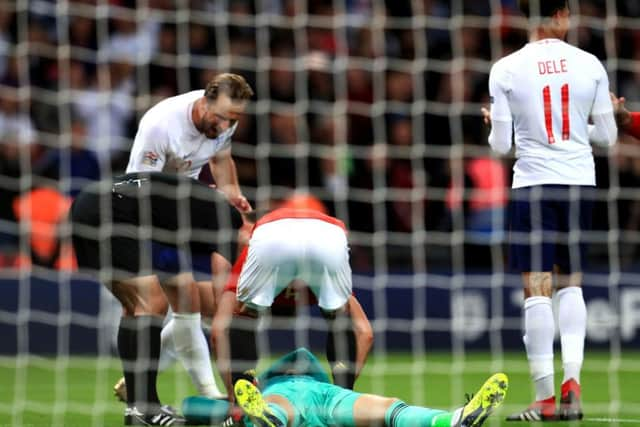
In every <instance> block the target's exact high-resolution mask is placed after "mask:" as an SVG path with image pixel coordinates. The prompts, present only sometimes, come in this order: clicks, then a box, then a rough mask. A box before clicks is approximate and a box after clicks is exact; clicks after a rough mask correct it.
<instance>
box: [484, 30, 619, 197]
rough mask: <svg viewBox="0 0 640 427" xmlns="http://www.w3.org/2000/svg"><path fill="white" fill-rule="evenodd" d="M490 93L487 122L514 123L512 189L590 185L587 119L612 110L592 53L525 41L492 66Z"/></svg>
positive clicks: (592, 170)
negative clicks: (521, 46) (514, 161)
mask: <svg viewBox="0 0 640 427" xmlns="http://www.w3.org/2000/svg"><path fill="white" fill-rule="evenodd" d="M489 94H490V95H491V119H492V121H494V122H509V123H513V129H514V133H515V145H516V153H515V154H516V163H515V165H514V167H513V172H514V174H513V188H519V187H528V186H532V185H542V184H564V185H595V183H596V180H595V166H594V161H593V154H592V150H591V145H590V143H589V130H588V123H589V116H590V115H599V114H605V113H610V112H611V111H612V110H613V106H612V104H611V99H610V97H609V79H608V77H607V73H606V71H605V69H604V67H603V66H602V64H601V63H600V61H599V60H598V59H597V58H596V57H595V56H594V55H592V54H590V53H588V52H585V51H584V50H581V49H579V48H577V47H575V46H571V45H570V44H568V43H565V42H563V41H561V40H558V39H544V40H539V41H536V42H532V43H528V44H527V45H525V46H524V47H523V48H522V49H520V50H518V51H516V52H514V53H512V54H511V55H508V56H506V57H504V58H502V59H500V60H499V61H498V62H496V63H495V64H494V65H493V67H492V68H491V73H490V75H489Z"/></svg>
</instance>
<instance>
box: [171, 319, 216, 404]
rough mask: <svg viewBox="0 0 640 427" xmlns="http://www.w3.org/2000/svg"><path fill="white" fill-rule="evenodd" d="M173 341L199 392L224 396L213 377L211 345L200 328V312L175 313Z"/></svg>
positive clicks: (206, 394) (207, 395) (208, 395)
mask: <svg viewBox="0 0 640 427" xmlns="http://www.w3.org/2000/svg"><path fill="white" fill-rule="evenodd" d="M173 342H174V345H175V351H176V353H177V355H178V358H179V359H180V361H181V362H182V364H183V365H184V367H185V369H186V370H187V372H189V375H190V376H191V380H192V381H193V384H194V385H195V386H196V388H197V389H198V392H199V393H200V394H201V395H203V396H206V397H211V398H219V397H221V396H223V394H222V393H221V392H220V390H219V389H218V386H217V385H216V382H215V379H214V377H213V370H212V368H211V357H210V356H209V347H208V346H207V341H206V339H205V337H204V334H203V333H202V329H200V313H173Z"/></svg>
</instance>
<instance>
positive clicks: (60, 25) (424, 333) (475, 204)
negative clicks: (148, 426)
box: [0, 0, 640, 426]
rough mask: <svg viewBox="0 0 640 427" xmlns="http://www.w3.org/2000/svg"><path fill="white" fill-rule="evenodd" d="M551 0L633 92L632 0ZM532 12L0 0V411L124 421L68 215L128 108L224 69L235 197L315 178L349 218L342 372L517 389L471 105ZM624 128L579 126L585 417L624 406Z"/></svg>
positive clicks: (509, 405) (627, 191)
mask: <svg viewBox="0 0 640 427" xmlns="http://www.w3.org/2000/svg"><path fill="white" fill-rule="evenodd" d="M533 3H535V2H533V1H532V4H533ZM569 5H570V8H571V13H572V18H571V24H572V25H571V30H570V31H569V35H568V42H570V43H571V44H573V45H576V46H578V47H580V48H582V49H585V50H587V51H589V52H591V53H593V54H594V55H596V56H597V57H598V58H599V59H600V60H601V61H602V62H603V64H604V65H605V67H606V70H607V71H608V74H609V79H610V82H611V89H612V91H613V92H615V93H616V94H617V95H618V96H624V97H625V98H626V99H627V103H626V105H627V107H628V109H629V110H631V111H638V110H640V72H639V67H640V63H639V62H638V61H639V60H640V59H639V56H638V52H640V37H639V34H640V20H638V17H639V15H640V5H639V4H638V3H637V2H634V1H620V0H581V1H578V0H569ZM527 28H528V27H527V22H526V21H525V19H524V18H523V17H522V16H521V14H520V13H519V12H518V11H517V1H516V0H483V1H471V0H469V1H464V0H451V1H443V0H404V1H384V0H314V1H304V0H300V1H298V0H262V1H249V0H217V1H213V0H210V1H207V0H195V1H187V0H175V1H170V0H144V1H137V2H136V1H132V0H97V1H87V0H77V1H72V0H62V1H50V0H31V1H29V0H6V1H4V0H3V2H2V4H0V268H1V270H0V384H2V387H1V389H2V392H1V393H0V417H1V418H0V419H2V420H3V421H0V425H2V424H3V423H5V422H6V423H7V425H59V426H62V425H69V424H70V423H72V422H75V423H77V424H80V425H96V426H99V425H108V424H109V423H110V422H112V423H113V422H119V421H120V420H121V418H120V417H121V416H122V413H123V412H122V411H123V407H122V406H120V404H118V403H117V402H115V400H113V399H112V397H111V396H110V394H111V387H112V385H113V383H114V382H115V381H116V380H117V379H118V378H119V377H120V375H121V374H120V367H119V362H118V360H117V352H116V351H115V341H114V336H115V332H116V330H117V326H118V321H119V320H118V319H119V317H120V314H121V309H120V306H119V304H118V303H117V302H116V300H115V299H114V298H113V297H112V296H111V294H110V293H109V292H108V291H107V290H106V289H105V288H104V287H103V286H101V285H100V284H99V283H98V282H97V281H96V280H95V279H92V278H88V277H82V276H79V275H78V274H77V273H75V272H74V265H75V263H74V258H73V254H72V253H71V252H70V245H69V242H70V238H69V237H70V236H69V233H70V228H69V226H68V225H67V224H66V222H65V218H66V214H67V211H68V208H69V206H70V204H71V202H72V200H73V198H74V197H75V196H76V195H77V194H78V192H79V190H80V189H81V188H83V187H84V186H86V185H87V184H89V183H90V182H92V181H96V180H99V179H101V178H106V177H110V176H114V175H116V174H120V173H122V172H123V171H124V170H125V168H126V165H127V161H128V155H129V150H130V148H131V144H132V141H133V137H134V136H135V132H136V129H137V125H138V121H139V120H140V118H141V116H142V114H144V112H146V111H147V110H148V109H149V108H150V107H151V106H152V105H154V104H156V103H157V102H158V101H160V100H161V99H164V98H166V97H169V96H174V95H177V94H181V93H185V92H188V91H191V90H195V89H203V88H204V87H205V86H206V83H207V82H208V81H209V80H210V79H211V78H212V77H213V76H214V75H216V74H217V73H219V72H227V71H230V72H234V73H238V74H240V75H242V76H244V77H245V78H246V79H247V81H248V82H249V83H250V84H251V86H252V87H253V89H254V91H255V96H254V97H253V99H252V100H251V101H250V103H249V105H248V109H247V112H246V114H245V115H244V116H243V117H242V119H241V120H240V123H239V126H238V128H237V130H236V132H235V134H234V136H233V142H232V153H233V158H234V159H235V163H236V168H237V172H238V179H239V182H240V185H241V187H242V189H243V192H244V194H245V195H246V196H247V197H248V199H249V200H250V201H251V203H252V205H253V206H255V207H257V208H262V209H265V208H268V207H272V206H274V205H275V204H276V203H278V202H282V201H283V200H286V199H289V198H291V197H292V195H299V194H303V195H306V194H311V195H313V196H314V197H316V198H318V199H319V200H320V201H322V203H323V204H324V206H325V207H326V208H327V209H328V211H329V212H330V213H331V214H332V215H334V216H336V217H337V218H339V219H341V220H343V221H344V222H345V224H346V225H347V228H348V229H349V240H350V244H351V253H350V259H351V266H352V269H353V272H354V293H355V295H356V296H357V297H358V298H359V300H360V302H361V303H362V305H363V307H364V310H365V312H366V313H367V315H368V316H369V318H370V320H371V323H372V326H373V329H374V333H375V342H374V346H373V349H372V352H371V357H370V359H369V362H368V364H367V366H366V368H365V370H364V372H363V375H362V378H361V379H360V380H359V382H358V383H357V387H356V388H357V389H358V390H359V391H363V392H375V393H382V394H388V395H397V396H399V397H402V398H403V399H404V400H406V401H408V402H412V403H417V404H424V405H427V406H435V407H443V408H452V407H455V406H456V405H459V404H462V403H464V401H463V398H462V397H463V396H464V393H465V391H473V390H474V388H475V385H476V384H477V383H479V381H480V380H481V379H482V378H483V377H485V376H488V375H489V374H490V373H492V372H494V371H505V372H507V374H509V375H510V376H511V377H512V391H510V395H509V396H508V398H507V401H506V404H505V410H504V411H503V412H501V413H500V416H499V417H496V419H495V420H494V421H492V422H493V423H494V424H493V425H501V424H500V423H501V420H502V419H504V415H506V413H507V412H510V410H514V411H515V410H518V409H522V408H524V407H525V406H526V405H527V404H529V403H530V402H531V401H532V400H533V387H532V385H531V382H530V380H529V376H528V365H527V362H526V355H525V353H524V347H523V344H522V320H521V319H522V317H521V309H522V300H523V297H522V287H521V283H520V277H519V276H517V275H513V274H510V273H509V272H508V270H507V266H506V263H505V259H506V250H505V248H506V246H505V243H506V239H507V226H506V221H507V220H506V206H507V202H508V197H509V186H510V180H511V170H510V169H511V166H512V162H513V158H512V156H511V157H509V156H507V157H506V158H502V159H501V158H498V157H496V156H495V155H494V154H492V153H491V151H490V149H489V146H488V144H487V136H488V128H487V127H486V126H485V125H484V123H483V121H482V116H481V113H480V109H481V107H483V106H487V105H488V103H489V95H488V76H489V70H490V67H491V65H492V63H494V62H495V61H496V60H498V59H499V58H501V57H503V56H504V55H506V54H508V53H510V52H513V51H514V50H516V49H518V48H520V47H521V46H522V45H524V44H525V43H526V42H527V38H528V36H527ZM637 144H638V141H637V140H635V139H633V138H632V137H631V136H628V135H625V134H624V133H622V132H621V133H620V135H619V144H618V145H617V146H616V147H614V149H612V150H610V151H604V150H602V149H598V148H594V155H595V160H596V168H597V179H598V186H597V189H596V203H595V205H594V210H593V217H594V230H593V231H592V232H590V233H588V236H586V237H585V239H586V241H588V242H589V248H590V249H589V255H588V269H587V270H586V272H585V277H584V287H583V289H584V295H585V299H586V303H587V309H588V330H587V340H586V347H585V348H586V360H585V365H584V371H583V380H582V382H583V384H584V390H583V393H584V395H583V399H584V406H585V413H586V414H587V418H589V419H591V420H592V421H593V422H597V421H595V420H596V419H608V420H610V423H611V425H624V424H625V423H626V425H631V424H633V423H638V424H640V405H639V404H638V397H637V393H636V392H635V390H634V389H632V388H631V385H630V384H629V383H634V381H633V378H634V377H637V376H638V374H639V373H640V363H639V362H638V360H639V359H638V355H639V354H640V353H638V347H639V346H640V338H639V337H638V335H639V334H638V333H639V332H640V331H639V329H638V328H639V327H640V288H638V284H639V283H640V281H639V279H638V276H637V273H636V272H637V271H638V261H637V260H638V247H639V246H638V244H639V243H640V236H639V235H638V231H637V230H638V226H639V225H640V195H639V193H638V191H637V189H636V187H637V184H638V182H640V169H639V167H638V165H639V162H638V159H639V156H638V148H637V147H638V145H637ZM206 175H207V173H206V170H205V171H204V172H203V173H202V174H201V177H202V179H205V180H206V179H207V176H206ZM303 317H304V316H303ZM317 317H318V316H317V313H311V318H304V319H303V320H297V321H295V322H294V324H293V326H290V327H292V328H293V329H294V330H295V333H294V335H287V334H286V332H284V331H275V332H271V333H270V334H267V335H264V336H262V337H261V338H262V339H261V340H260V346H261V348H263V349H265V350H266V354H278V353H280V352H282V351H285V350H286V349H288V347H291V343H295V345H296V346H302V345H304V346H307V347H310V348H312V349H313V350H314V351H315V350H317V353H318V354H319V355H320V356H323V354H324V353H323V352H324V347H323V345H320V344H318V342H320V341H321V340H322V338H319V336H320V335H319V336H316V335H315V334H312V335H308V334H306V332H305V331H307V330H309V329H311V330H312V331H314V333H315V332H317V333H319V334H322V332H323V328H324V326H323V324H322V322H319V323H318V322H315V319H316V318H317ZM303 332H304V333H303ZM265 337H266V338H265ZM557 348H559V347H557ZM556 360H557V361H559V351H557V352H556ZM558 363H559V362H558ZM559 366H560V365H559V364H557V367H558V369H556V372H558V374H557V375H556V378H557V380H556V383H557V382H558V381H559V379H560V378H559V377H560V374H559V373H560V372H561V369H560V368H559ZM163 375H164V374H161V375H160V378H161V381H164V382H163V384H165V385H164V386H163V387H165V388H164V389H163V390H165V391H166V393H167V394H166V395H169V396H171V398H170V399H173V400H172V401H171V402H169V403H173V404H179V402H180V399H182V398H183V397H186V396H187V395H189V394H193V389H192V388H191V387H192V386H191V385H190V384H189V382H188V375H187V374H186V373H185V371H184V370H180V369H179V368H176V370H175V371H172V373H171V374H166V375H167V376H166V377H165V378H164V379H163ZM169 377H170V379H168V378H169ZM7 384H8V387H7V386H6V385H7ZM74 417H75V418H74ZM111 420H114V421H111ZM585 422H589V421H585ZM585 425H588V424H585Z"/></svg>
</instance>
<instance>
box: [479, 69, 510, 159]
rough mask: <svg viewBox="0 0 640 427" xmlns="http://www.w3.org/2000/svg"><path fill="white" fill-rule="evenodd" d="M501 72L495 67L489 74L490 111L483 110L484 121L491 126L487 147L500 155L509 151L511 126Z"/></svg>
mask: <svg viewBox="0 0 640 427" xmlns="http://www.w3.org/2000/svg"><path fill="white" fill-rule="evenodd" d="M504 74H505V73H503V72H501V70H500V69H499V68H498V67H496V66H495V65H494V66H493V68H492V69H491V73H490V74H489V95H490V97H491V110H490V111H489V110H486V109H485V110H484V111H483V116H484V121H485V123H487V124H491V132H490V133H489V145H490V146H491V148H492V149H493V150H494V151H496V152H498V153H500V154H506V153H508V152H509V150H511V141H512V135H513V125H512V118H511V109H510V108H509V101H508V98H507V90H508V89H506V87H507V85H506V83H505V81H504V80H505V79H506V77H504Z"/></svg>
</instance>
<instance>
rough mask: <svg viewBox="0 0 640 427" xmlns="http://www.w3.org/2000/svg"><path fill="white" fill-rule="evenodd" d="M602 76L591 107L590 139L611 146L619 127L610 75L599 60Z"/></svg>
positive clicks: (594, 142) (616, 137)
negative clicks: (610, 89)
mask: <svg viewBox="0 0 640 427" xmlns="http://www.w3.org/2000/svg"><path fill="white" fill-rule="evenodd" d="M597 66H598V68H599V71H600V78H599V79H598V83H597V86H596V97H595V100H594V102H593V107H592V108H591V121H592V123H593V125H592V126H589V141H591V142H592V143H593V144H597V145H603V146H610V145H613V144H615V143H616V140H617V139H618V127H617V126H616V119H615V116H614V107H613V104H612V99H611V94H610V92H609V77H608V76H607V72H606V70H605V69H604V67H603V66H602V64H600V62H597Z"/></svg>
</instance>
